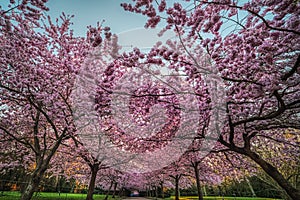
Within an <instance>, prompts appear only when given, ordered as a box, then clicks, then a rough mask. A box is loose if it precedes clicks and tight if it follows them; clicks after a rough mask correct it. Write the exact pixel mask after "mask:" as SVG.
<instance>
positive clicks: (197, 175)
mask: <svg viewBox="0 0 300 200" xmlns="http://www.w3.org/2000/svg"><path fill="white" fill-rule="evenodd" d="M198 166H199V162H195V163H193V167H194V171H195V177H196V184H197V192H198V199H199V200H203V194H202V190H201V183H200V174H199V169H198Z"/></svg>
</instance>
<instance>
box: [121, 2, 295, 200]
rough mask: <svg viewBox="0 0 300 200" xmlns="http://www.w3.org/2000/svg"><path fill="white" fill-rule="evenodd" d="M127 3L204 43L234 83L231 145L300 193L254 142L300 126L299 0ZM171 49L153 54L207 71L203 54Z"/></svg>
mask: <svg viewBox="0 0 300 200" xmlns="http://www.w3.org/2000/svg"><path fill="white" fill-rule="evenodd" d="M122 6H123V7H124V9H125V10H128V11H131V12H136V13H140V14H142V15H145V16H147V17H148V18H149V20H148V21H147V23H146V27H156V26H157V25H158V24H159V23H160V22H161V21H164V22H165V24H166V26H165V28H164V29H163V31H164V30H174V31H175V32H176V33H178V34H179V35H180V37H181V38H182V40H181V41H183V42H185V45H186V46H188V45H192V44H200V45H202V47H203V48H204V49H205V50H206V53H208V54H209V55H210V58H211V59H212V62H213V63H214V65H215V68H216V69H217V70H218V74H219V75H220V76H221V77H222V79H223V80H224V83H225V84H226V90H227V96H226V97H224V98H226V102H227V103H226V105H227V113H228V116H227V120H226V125H225V126H224V129H223V130H222V135H221V137H220V138H219V142H220V143H221V144H222V145H223V147H225V149H224V148H223V149H224V150H228V151H234V152H236V153H239V154H242V155H245V156H247V157H249V158H251V159H252V160H253V161H254V162H255V163H257V165H259V166H260V167H261V168H262V169H263V170H264V171H265V172H266V173H267V174H268V175H269V176H271V177H272V178H273V179H274V180H275V181H276V182H277V183H278V184H279V185H280V186H281V187H282V188H283V189H284V190H285V191H286V192H287V193H288V195H289V196H290V197H291V198H292V199H299V198H300V196H299V195H300V192H299V189H296V188H295V187H293V186H292V185H291V184H290V182H289V181H288V180H287V177H285V176H284V175H283V174H282V173H281V172H280V171H279V169H278V168H277V167H276V163H274V162H271V161H268V160H266V159H264V158H263V157H262V156H261V155H260V153H259V151H258V147H255V148H253V141H254V140H255V138H256V137H258V135H260V137H264V136H265V137H271V138H273V139H275V140H276V138H277V135H276V134H273V135H271V136H269V135H268V134H267V133H268V132H269V131H272V132H274V131H275V132H277V133H280V132H281V133H282V131H281V130H282V129H284V128H295V129H299V127H300V126H299V125H300V124H299V123H298V122H299V105H300V104H299V65H300V55H299V49H300V48H299V40H300V37H299V35H300V32H299V30H300V27H299V26H300V23H299V10H300V9H299V6H300V4H299V2H298V1H293V0H284V1H276V0H270V1H261V0H249V1H231V0H225V1H224V0H212V1H201V0H197V1H189V0H186V1H178V2H175V3H172V4H169V2H167V1H165V0H161V1H152V0H139V1H135V2H133V3H132V4H126V3H124V4H122ZM165 24H164V25H165ZM184 38H189V40H192V42H191V43H192V44H191V43H187V42H186V41H185V40H184ZM292 41H293V42H292ZM164 48H166V47H164ZM167 49H170V48H166V50H165V51H164V52H165V53H163V54H159V53H155V52H161V51H162V50H163V48H156V49H154V50H153V51H152V52H153V53H152V55H151V59H155V58H156V59H158V57H163V58H164V59H167V60H170V61H171V62H173V63H174V65H175V66H177V69H180V68H182V67H188V68H190V69H189V70H190V78H194V77H195V76H197V75H198V74H199V73H201V69H200V68H199V65H197V64H196V63H195V62H190V60H191V57H192V58H196V57H197V55H195V54H192V53H190V54H189V53H187V54H188V56H184V55H180V56H178V54H175V52H174V51H172V50H171V51H167ZM160 55H161V56H160ZM198 56H199V55H198ZM294 142H295V141H294ZM286 145H288V144H286ZM296 155H297V154H293V155H292V156H296Z"/></svg>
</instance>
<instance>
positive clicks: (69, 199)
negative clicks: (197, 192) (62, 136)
mask: <svg viewBox="0 0 300 200" xmlns="http://www.w3.org/2000/svg"><path fill="white" fill-rule="evenodd" d="M104 197H105V195H99V194H94V200H103V199H104ZM85 198H86V194H72V193H61V194H60V195H59V194H58V193H51V192H41V193H38V194H34V196H33V197H32V200H85ZM19 199H20V192H4V193H3V196H1V194H0V200H19ZM153 199H154V198H153ZM197 199H198V197H196V196H187V197H181V198H180V200H197ZM223 199H224V200H275V199H270V198H250V197H224V198H223V197H204V200H223ZM109 200H113V199H112V198H109ZM114 200H119V199H118V198H115V199H114ZM165 200H174V197H173V196H172V197H170V198H166V199H165Z"/></svg>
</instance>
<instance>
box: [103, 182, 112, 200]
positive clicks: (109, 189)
mask: <svg viewBox="0 0 300 200" xmlns="http://www.w3.org/2000/svg"><path fill="white" fill-rule="evenodd" d="M113 184H114V182H113V181H111V182H110V186H109V188H108V191H107V192H106V196H105V198H104V200H107V199H108V195H109V193H110V191H111V188H112V186H113Z"/></svg>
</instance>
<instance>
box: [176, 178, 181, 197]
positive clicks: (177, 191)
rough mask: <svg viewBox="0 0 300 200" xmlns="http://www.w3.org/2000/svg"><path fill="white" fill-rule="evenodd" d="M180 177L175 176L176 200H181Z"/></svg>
mask: <svg viewBox="0 0 300 200" xmlns="http://www.w3.org/2000/svg"><path fill="white" fill-rule="evenodd" d="M179 178H180V177H179V176H178V175H176V176H175V200H179Z"/></svg>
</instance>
